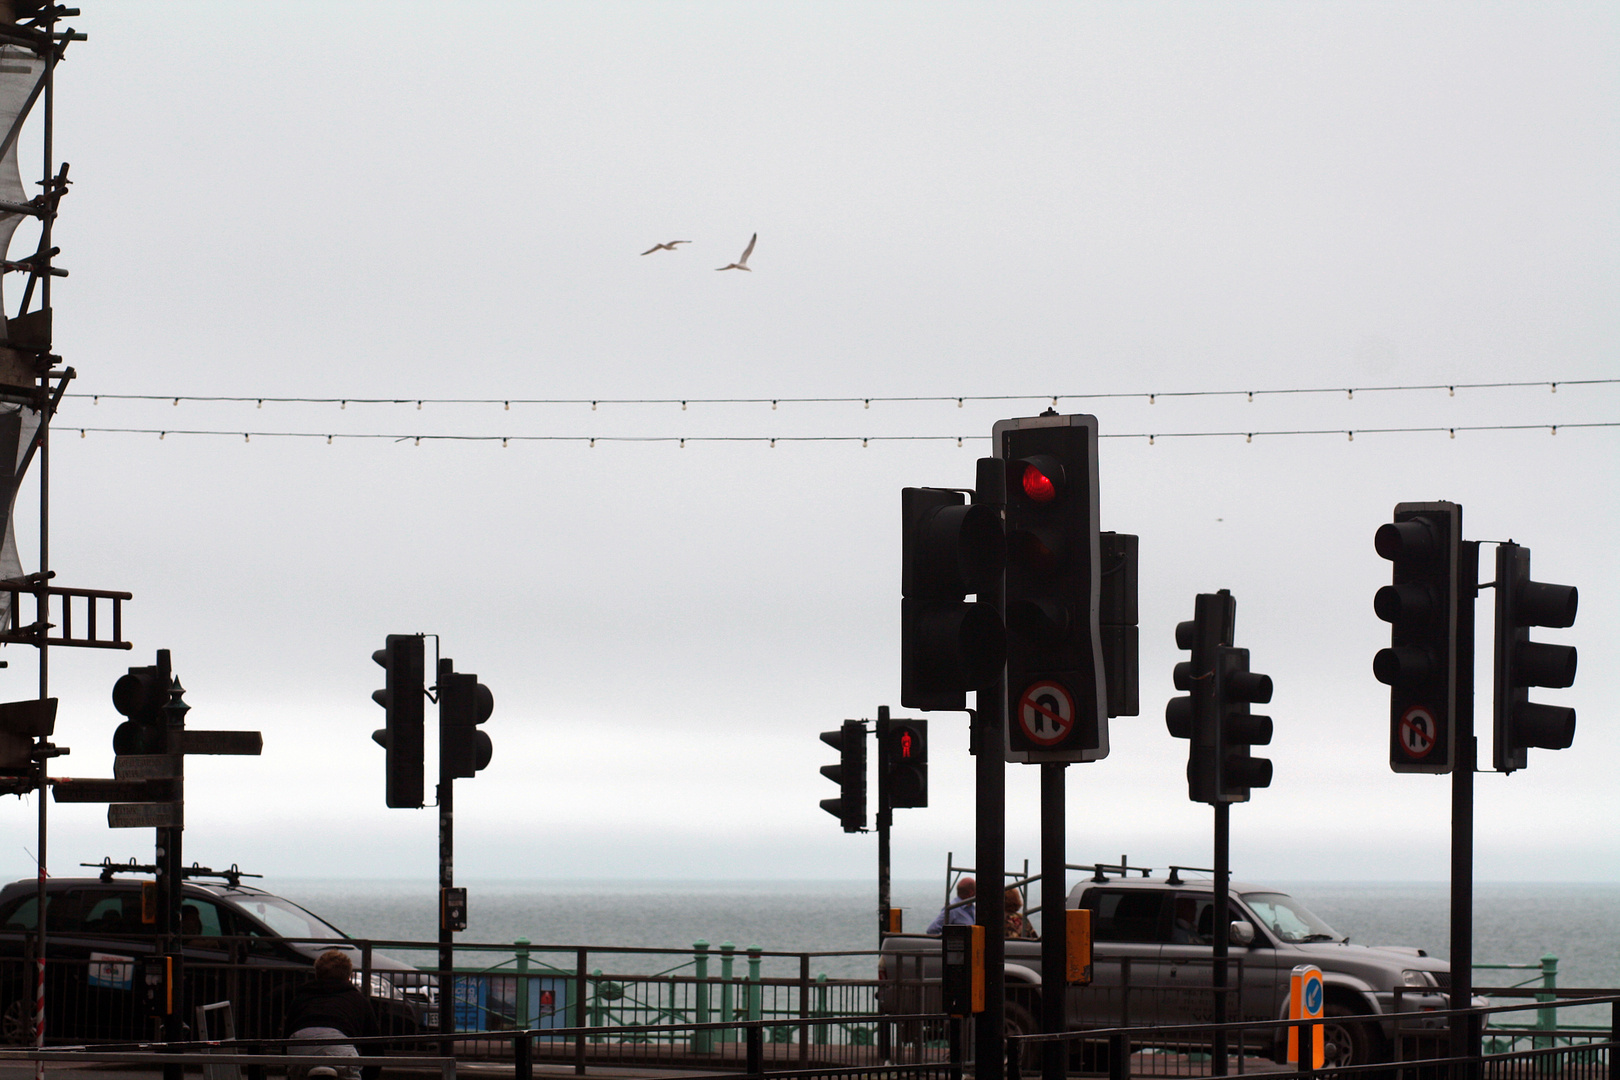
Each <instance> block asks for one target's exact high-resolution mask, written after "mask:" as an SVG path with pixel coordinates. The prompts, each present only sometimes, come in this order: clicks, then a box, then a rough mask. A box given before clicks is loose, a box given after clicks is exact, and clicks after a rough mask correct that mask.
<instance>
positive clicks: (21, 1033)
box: [0, 998, 34, 1046]
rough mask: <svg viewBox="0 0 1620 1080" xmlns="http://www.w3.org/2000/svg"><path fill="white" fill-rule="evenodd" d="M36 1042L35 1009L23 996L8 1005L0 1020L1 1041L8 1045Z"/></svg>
mask: <svg viewBox="0 0 1620 1080" xmlns="http://www.w3.org/2000/svg"><path fill="white" fill-rule="evenodd" d="M33 1042H34V1010H33V1009H31V1008H29V1005H28V1002H26V1001H24V1000H23V999H21V998H18V999H17V1000H16V1001H13V1002H12V1003H11V1004H10V1005H7V1006H6V1014H5V1017H4V1019H3V1020H0V1043H4V1044H5V1045H6V1046H31V1045H33Z"/></svg>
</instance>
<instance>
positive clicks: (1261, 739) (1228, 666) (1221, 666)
mask: <svg viewBox="0 0 1620 1080" xmlns="http://www.w3.org/2000/svg"><path fill="white" fill-rule="evenodd" d="M1270 700H1271V676H1269V675H1260V674H1256V673H1255V672H1252V671H1250V670H1249V650H1248V649H1235V648H1232V647H1231V646H1230V645H1218V646H1216V648H1215V761H1216V769H1217V773H1218V777H1217V780H1216V790H1217V791H1218V792H1219V794H1220V799H1221V801H1222V802H1248V800H1249V789H1250V788H1257V787H1270V786H1271V760H1270V759H1269V758H1257V757H1254V756H1253V755H1252V754H1250V752H1249V750H1250V748H1251V747H1253V746H1265V745H1266V744H1268V743H1270V742H1271V717H1269V716H1254V715H1252V714H1251V713H1250V712H1249V706H1250V704H1257V705H1264V704H1265V703H1266V702H1268V701H1270Z"/></svg>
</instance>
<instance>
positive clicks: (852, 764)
mask: <svg viewBox="0 0 1620 1080" xmlns="http://www.w3.org/2000/svg"><path fill="white" fill-rule="evenodd" d="M821 741H822V742H824V743H826V744H827V745H828V746H831V747H832V748H833V749H835V750H837V751H838V764H837V765H823V766H822V767H821V775H822V776H825V777H826V778H827V779H829V780H831V781H832V782H833V783H835V784H837V785H838V798H836V799H822V800H821V808H822V809H823V810H825V811H827V813H829V814H831V815H832V816H833V817H835V818H837V819H838V823H839V824H840V825H842V826H843V827H844V831H845V832H861V831H863V830H864V829H865V828H866V725H865V724H864V723H862V722H861V721H859V720H845V721H844V722H843V723H842V724H840V725H839V727H838V730H837V731H823V732H822V733H821Z"/></svg>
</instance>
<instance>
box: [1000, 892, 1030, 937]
mask: <svg viewBox="0 0 1620 1080" xmlns="http://www.w3.org/2000/svg"><path fill="white" fill-rule="evenodd" d="M1023 907H1024V897H1023V894H1022V893H1020V892H1019V891H1018V890H1017V889H1008V890H1007V895H1006V896H1005V897H1003V898H1002V911H1004V912H1005V913H1006V916H1007V936H1008V937H1010V938H1032V937H1034V936H1035V928H1034V927H1032V926H1030V925H1029V920H1028V919H1026V918H1024V914H1023Z"/></svg>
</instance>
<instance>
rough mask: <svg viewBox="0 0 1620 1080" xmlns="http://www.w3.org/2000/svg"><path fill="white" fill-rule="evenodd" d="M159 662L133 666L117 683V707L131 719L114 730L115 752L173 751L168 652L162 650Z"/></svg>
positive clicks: (157, 752) (147, 752) (114, 706)
mask: <svg viewBox="0 0 1620 1080" xmlns="http://www.w3.org/2000/svg"><path fill="white" fill-rule="evenodd" d="M157 659H158V662H157V663H156V664H149V665H147V666H146V667H132V668H130V669H129V673H128V674H127V675H120V676H119V677H118V681H117V682H115V683H113V691H112V700H113V708H115V709H117V710H118V712H119V714H120V715H122V716H126V717H128V718H129V719H127V720H125V721H124V722H123V723H122V724H119V725H118V727H117V729H115V730H114V731H113V753H114V754H118V755H120V756H123V755H131V754H165V753H168V751H169V733H168V730H167V728H168V725H167V723H166V719H165V716H164V713H163V707H164V706H165V705H167V704H168V703H169V690H170V687H171V686H172V684H173V681H174V680H173V675H172V673H171V672H170V671H169V653H168V650H167V649H162V650H159V651H158V657H157Z"/></svg>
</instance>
